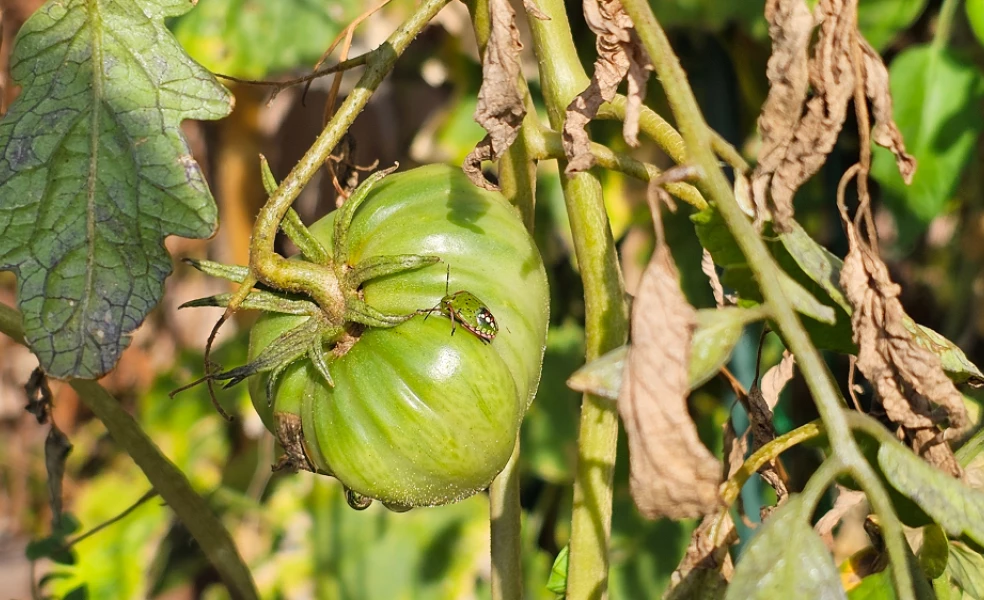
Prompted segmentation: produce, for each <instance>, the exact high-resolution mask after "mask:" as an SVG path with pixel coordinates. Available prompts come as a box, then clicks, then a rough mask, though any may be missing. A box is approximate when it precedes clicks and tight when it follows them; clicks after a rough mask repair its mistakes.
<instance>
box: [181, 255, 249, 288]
mask: <svg viewBox="0 0 984 600" xmlns="http://www.w3.org/2000/svg"><path fill="white" fill-rule="evenodd" d="M182 260H183V261H184V262H185V263H186V264H189V265H191V266H192V267H194V268H196V269H198V270H199V271H201V272H202V273H205V274H206V275H211V276H212V277H219V278H220V279H225V280H228V281H231V282H233V283H242V282H243V281H245V280H246V277H248V276H249V267H241V266H239V265H224V264H222V263H218V262H214V261H211V260H198V259H196V258H185V259H182Z"/></svg>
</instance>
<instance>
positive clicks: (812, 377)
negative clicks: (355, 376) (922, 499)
mask: <svg viewBox="0 0 984 600" xmlns="http://www.w3.org/2000/svg"><path fill="white" fill-rule="evenodd" d="M622 6H623V7H624V8H625V11H626V13H628V15H629V17H631V19H632V22H633V23H634V24H635V27H636V31H637V32H638V35H639V38H640V40H641V41H642V43H643V45H644V46H645V48H646V51H647V52H648V53H649V57H650V59H651V60H652V62H653V66H654V67H655V70H656V73H657V75H658V76H659V78H660V80H661V81H662V82H663V88H664V90H665V92H666V97H667V100H668V101H669V104H670V107H671V109H672V110H673V114H674V117H675V118H676V122H677V123H678V124H679V125H680V131H681V133H682V134H683V138H684V141H685V142H686V144H687V149H688V153H689V159H690V161H692V163H693V164H695V165H696V166H698V167H699V168H700V169H701V170H702V171H703V173H704V180H703V181H702V191H704V193H705V195H706V196H707V197H708V198H709V199H710V200H711V201H712V202H714V203H715V204H716V205H717V208H718V210H719V211H720V212H721V216H722V217H723V218H724V220H725V222H726V223H727V225H728V229H730V230H731V232H732V234H733V235H734V237H735V240H736V241H737V243H738V245H739V247H740V248H741V250H742V252H743V253H744V255H745V258H746V259H747V260H748V265H749V267H750V268H751V270H752V273H753V274H754V275H755V278H756V280H757V282H758V284H759V287H760V288H761V290H762V295H763V297H764V298H765V300H766V302H767V303H768V305H769V309H770V312H771V314H772V319H773V321H774V322H775V324H776V326H777V327H778V329H779V331H780V333H781V334H782V336H783V338H784V339H785V341H786V345H787V347H788V348H789V349H790V350H791V351H792V352H793V353H794V354H795V355H796V361H797V363H798V364H799V366H800V370H801V372H802V373H803V377H804V378H805V379H806V382H807V385H808V387H809V388H810V392H811V393H812V394H813V397H814V399H815V402H816V406H817V411H818V412H819V413H820V417H821V419H822V420H823V424H824V427H825V429H826V430H827V434H828V436H829V437H830V443H831V447H832V448H833V451H834V455H835V456H836V457H837V458H838V460H839V461H841V463H842V464H843V466H844V467H845V468H846V469H847V470H848V472H850V473H851V475H852V476H854V477H855V479H856V480H857V481H858V482H859V483H861V485H862V486H863V487H864V489H865V491H866V492H867V494H868V499H869V500H870V501H871V504H872V506H873V507H874V508H875V510H876V511H877V512H878V513H879V517H880V518H881V520H882V523H883V524H884V531H885V541H886V546H887V548H888V552H889V557H890V559H891V561H892V563H893V564H894V565H895V566H896V568H894V569H893V570H892V571H893V574H894V576H895V583H896V586H897V588H898V590H897V591H898V594H899V597H900V598H902V599H904V600H911V599H912V598H913V597H914V596H913V587H912V579H911V575H910V573H909V570H908V569H907V568H906V557H905V553H904V551H903V544H905V540H904V539H903V538H902V535H901V531H902V529H901V524H900V523H899V522H898V519H897V518H896V516H895V513H894V510H893V509H892V505H891V501H890V499H889V497H888V493H887V491H886V490H885V488H884V486H882V485H881V483H880V482H879V480H878V478H877V476H876V474H875V472H874V470H873V469H872V467H871V465H870V464H868V462H867V461H866V460H865V459H864V456H862V454H861V451H860V449H859V448H858V446H857V443H856V442H855V440H854V437H853V436H852V435H851V430H850V428H849V427H848V423H847V419H846V417H845V415H844V410H843V409H842V407H843V406H844V404H845V403H844V399H843V397H841V395H840V392H839V391H838V390H837V388H836V386H834V383H833V379H832V376H831V375H830V372H829V370H828V369H827V366H826V364H825V363H824V362H823V359H822V358H821V357H820V353H819V352H818V351H817V349H816V348H815V347H814V346H813V343H812V342H811V341H810V338H809V335H808V334H807V333H806V330H805V329H804V328H803V325H802V323H800V320H799V317H798V316H797V315H796V312H795V310H794V309H793V306H792V304H791V303H790V301H789V299H788V298H787V297H786V296H785V295H784V294H783V292H782V288H781V286H780V284H779V266H778V265H777V264H776V262H775V261H774V260H773V258H772V256H771V254H769V250H768V249H767V248H766V246H765V243H764V242H763V241H762V239H761V238H760V237H759V235H758V234H757V233H756V231H755V228H754V227H753V226H752V223H750V222H749V221H748V218H747V217H746V216H745V213H744V212H743V211H742V210H741V207H740V206H739V205H738V203H737V201H736V200H735V197H734V195H733V193H732V190H731V186H730V185H729V183H728V180H727V178H726V177H725V176H724V173H723V172H722V171H721V169H720V167H719V166H718V163H717V158H716V156H715V154H714V150H713V145H712V138H713V136H712V134H711V130H710V128H709V127H708V126H707V123H705V122H704V118H703V115H702V114H701V112H700V108H699V106H698V105H697V99H696V98H695V97H694V93H693V90H692V89H691V88H690V84H689V83H688V81H687V76H686V73H684V71H683V68H682V67H681V66H680V62H679V60H678V59H677V57H676V54H674V53H673V49H672V48H671V46H670V43H669V40H668V39H667V37H666V34H665V32H664V31H663V29H662V27H660V25H659V23H658V22H657V20H656V17H655V16H654V15H653V11H652V8H651V7H650V6H649V4H648V3H647V2H646V1H645V0H623V1H622Z"/></svg>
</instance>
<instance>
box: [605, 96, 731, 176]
mask: <svg viewBox="0 0 984 600" xmlns="http://www.w3.org/2000/svg"><path fill="white" fill-rule="evenodd" d="M627 102H628V99H627V98H626V97H625V96H624V95H622V94H618V95H617V96H615V98H614V99H613V100H612V101H611V102H606V103H604V104H602V105H601V108H600V109H599V110H598V118H599V119H616V120H619V121H624V120H625V107H626V103H627ZM639 130H640V131H642V132H643V133H644V134H646V135H647V136H648V137H649V138H650V139H652V140H653V141H654V142H656V145H658V146H659V147H660V149H662V150H663V152H666V155H667V156H669V157H670V158H672V159H673V162H675V163H676V164H678V165H682V164H684V163H686V162H687V145H686V144H684V142H683V137H682V136H681V135H680V132H678V131H677V130H676V129H675V128H674V127H673V126H672V125H670V123H669V122H668V121H667V120H666V119H664V118H663V117H662V116H660V114H659V113H657V112H656V111H654V110H653V109H651V108H649V107H648V106H646V105H642V107H641V111H640V113H639ZM711 136H712V137H711V146H712V147H713V148H714V152H716V153H717V155H718V156H720V157H721V158H722V159H723V160H724V162H726V163H728V165H730V166H731V167H732V168H733V169H735V170H736V171H739V172H741V173H747V172H748V171H749V169H750V167H749V166H748V163H747V162H745V159H744V158H742V156H741V154H740V153H739V152H738V151H737V150H736V149H735V147H734V146H732V145H731V144H730V143H728V140H726V139H724V138H723V137H722V136H721V134H719V133H718V132H716V131H713V130H712V131H711Z"/></svg>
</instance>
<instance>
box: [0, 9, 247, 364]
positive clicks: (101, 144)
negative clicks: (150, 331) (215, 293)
mask: <svg viewBox="0 0 984 600" xmlns="http://www.w3.org/2000/svg"><path fill="white" fill-rule="evenodd" d="M189 7H190V3H189V2H187V1H186V0H139V1H138V0H116V1H114V2H108V1H106V0H102V1H97V0H88V1H83V0H64V1H61V2H49V3H47V4H45V5H44V6H43V7H42V8H41V9H40V10H38V12H36V13H35V14H34V15H33V16H32V17H31V18H30V19H28V21H27V22H26V23H25V24H24V27H23V28H22V29H21V31H20V34H19V35H18V38H17V44H16V47H15V48H14V53H13V56H12V58H11V74H12V76H13V79H14V81H16V82H17V83H18V84H20V85H22V86H23V88H24V89H23V92H22V93H21V96H20V97H19V98H18V99H17V101H16V102H14V103H13V105H12V106H11V107H10V112H8V113H7V116H6V117H5V118H4V120H3V121H2V122H0V155H2V156H3V160H2V161H0V198H2V200H0V269H9V270H13V271H15V272H16V273H17V275H18V278H19V286H20V290H19V294H18V297H19V305H20V309H21V311H22V312H23V316H24V328H25V331H26V338H27V341H28V344H29V345H30V347H31V350H32V351H33V352H34V353H35V354H36V355H37V356H38V360H39V361H40V363H41V366H42V367H43V368H44V370H45V371H46V372H47V373H48V374H49V375H53V376H55V377H63V378H64V377H81V378H96V377H99V376H101V375H103V374H105V373H106V372H108V371H109V370H111V369H112V368H113V366H114V365H115V364H116V361H117V359H118V358H119V355H120V352H122V351H123V349H124V348H126V346H127V345H128V344H129V343H130V333H131V332H132V331H133V330H134V329H136V328H137V326H138V325H140V323H141V321H143V319H144V317H145V316H146V315H147V313H148V311H150V309H151V308H153V307H154V305H156V304H157V301H158V299H159V298H160V296H161V293H162V291H163V283H164V278H165V277H166V276H167V275H168V273H170V271H171V260H170V257H169V256H168V254H167V252H166V251H165V249H164V245H163V241H164V238H165V237H166V236H168V235H180V236H184V237H195V238H203V237H207V236H209V235H211V234H212V232H213V231H214V229H215V219H216V208H215V203H214V202H213V200H212V197H211V194H210V193H209V190H208V186H207V184H206V183H205V179H204V177H203V176H202V172H201V170H200V169H199V167H198V164H197V163H195V161H194V160H193V159H192V157H191V153H190V150H189V148H188V144H187V142H186V141H185V139H184V137H183V136H182V134H181V130H180V123H181V120H182V119H218V118H221V117H222V116H224V115H226V114H228V112H229V111H230V109H231V107H232V98H231V96H230V95H229V93H228V92H227V91H226V90H225V89H224V88H223V87H222V86H221V85H219V84H218V82H216V81H215V79H214V78H213V77H212V76H211V75H210V74H209V73H208V72H207V71H205V70H204V69H202V68H201V66H199V65H197V64H196V63H195V62H194V61H192V60H191V59H190V58H188V56H187V55H185V54H184V53H183V52H182V50H181V48H180V47H179V46H178V44H177V42H176V41H175V40H174V38H173V37H172V36H171V34H170V33H169V32H168V31H167V29H165V28H164V25H163V20H164V18H165V17H167V16H173V15H177V14H180V13H183V12H184V11H186V10H187V9H188V8H189Z"/></svg>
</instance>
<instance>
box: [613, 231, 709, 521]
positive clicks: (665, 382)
mask: <svg viewBox="0 0 984 600" xmlns="http://www.w3.org/2000/svg"><path fill="white" fill-rule="evenodd" d="M696 326H697V316H696V311H695V310H694V308H693V307H692V306H690V304H689V303H688V302H687V299H686V297H684V295H683V292H682V291H681V289H680V281H679V275H678V273H677V269H676V266H675V265H674V263H673V257H672V256H671V255H670V251H669V249H668V248H667V247H666V246H665V245H664V244H662V243H661V244H659V245H658V246H657V248H656V251H655V253H654V254H653V257H652V259H651V260H650V262H649V265H648V266H647V267H646V270H645V272H644V273H643V275H642V281H641V282H640V283H639V290H638V294H637V295H636V298H635V301H634V302H633V308H632V337H633V343H632V349H631V350H630V351H629V356H628V360H627V363H626V371H625V374H624V376H623V383H622V389H621V393H620V394H619V399H618V408H619V414H620V415H621V417H622V421H623V423H624V424H625V430H626V432H627V434H628V440H629V478H630V488H631V492H632V497H633V499H634V500H635V503H636V506H638V507H639V511H640V512H641V513H642V514H643V515H645V516H646V517H648V518H651V519H654V518H658V517H670V518H672V519H684V518H690V517H697V516H701V515H705V514H708V513H710V512H711V511H713V510H716V509H717V508H718V506H719V502H720V500H719V497H718V485H719V484H720V482H721V480H720V474H721V469H722V466H721V463H720V462H718V460H717V459H716V458H714V456H713V455H712V454H711V453H710V451H708V449H707V448H706V447H705V446H704V445H703V444H702V443H701V441H700V438H699V436H698V435H697V428H696V426H695V425H694V422H693V420H692V419H691V418H690V415H689V413H688V412H687V394H688V393H689V386H688V368H689V364H690V343H691V339H692V337H693V334H694V330H695V329H696Z"/></svg>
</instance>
